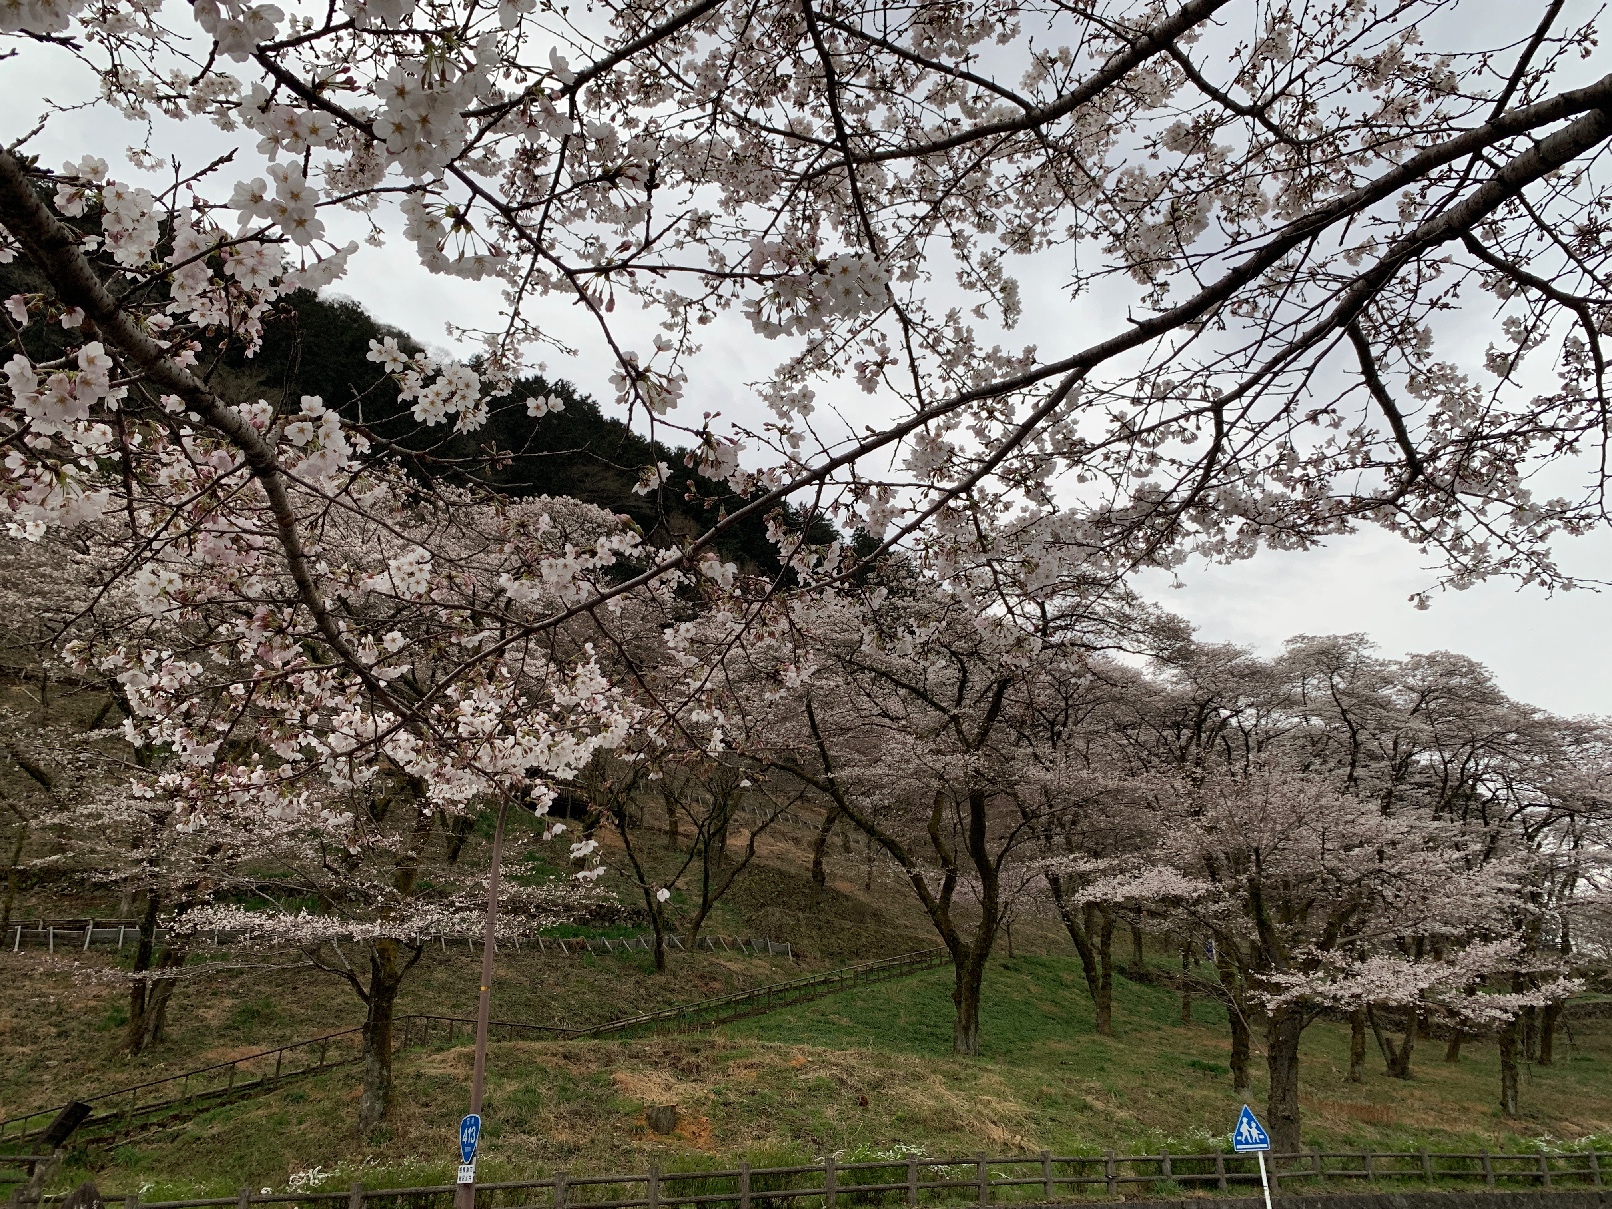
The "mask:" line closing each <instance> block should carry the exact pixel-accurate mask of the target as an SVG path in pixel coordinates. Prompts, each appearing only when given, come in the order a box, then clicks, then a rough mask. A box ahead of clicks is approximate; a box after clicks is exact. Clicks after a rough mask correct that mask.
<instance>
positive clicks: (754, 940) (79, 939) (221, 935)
mask: <svg viewBox="0 0 1612 1209" xmlns="http://www.w3.org/2000/svg"><path fill="white" fill-rule="evenodd" d="M167 938H168V929H167V928H157V929H155V930H154V931H153V933H152V940H153V942H154V943H158V944H160V943H162V942H164V941H165V940H167ZM233 938H234V934H232V933H230V932H229V931H218V932H203V933H197V934H195V936H194V939H195V940H199V941H200V942H202V943H204V944H211V945H214V946H215V947H216V946H218V945H225V944H228V943H229V942H230V941H231V940H232V939H233ZM416 939H417V940H419V941H422V942H423V943H424V944H426V945H427V946H437V947H439V948H440V949H441V950H442V951H443V952H444V953H459V952H464V953H467V954H469V955H470V956H474V957H479V956H480V955H481V937H480V936H475V937H471V936H425V937H417V938H416ZM5 940H6V941H7V942H8V947H9V948H10V950H11V952H13V953H22V952H33V951H36V950H44V951H45V952H47V953H57V952H61V953H83V952H88V951H89V949H90V948H91V946H94V947H95V948H98V949H102V948H104V949H113V950H115V951H116V952H119V953H121V952H123V950H124V947H125V946H128V947H129V948H133V947H134V946H135V945H136V944H138V943H139V940H140V921H139V920H131V919H112V920H106V919H36V920H34V921H32V922H31V923H30V922H13V923H12V924H11V925H10V927H9V928H8V929H7V931H6V933H5ZM523 941H524V942H525V945H526V947H525V948H524V949H523V948H522V947H521V945H522V942H523ZM501 943H502V944H503V945H507V946H509V947H511V948H513V949H514V951H515V952H517V953H522V952H525V953H532V952H536V953H538V954H539V955H547V954H553V953H558V954H561V955H564V956H575V955H577V954H579V953H647V952H649V951H650V950H651V949H652V948H653V947H654V945H653V942H652V941H651V940H650V938H649V937H647V936H616V937H611V936H565V937H555V936H543V935H542V934H541V933H532V934H530V935H524V936H523V935H522V934H520V933H518V932H516V933H512V934H510V935H509V936H507V937H504V938H502V939H501ZM461 946H462V947H461ZM666 947H667V948H669V949H679V950H681V949H684V948H686V946H685V945H684V943H683V939H682V937H680V936H668V937H667V938H666ZM694 947H695V948H696V949H700V950H704V951H707V952H724V953H747V954H750V955H753V956H754V955H761V956H768V957H788V958H793V957H794V956H795V949H794V946H793V945H792V944H791V943H790V942H789V941H787V940H769V939H767V938H765V937H755V936H721V935H717V934H715V933H712V934H709V935H702V936H699V937H697V938H696V940H695V942H694Z"/></svg>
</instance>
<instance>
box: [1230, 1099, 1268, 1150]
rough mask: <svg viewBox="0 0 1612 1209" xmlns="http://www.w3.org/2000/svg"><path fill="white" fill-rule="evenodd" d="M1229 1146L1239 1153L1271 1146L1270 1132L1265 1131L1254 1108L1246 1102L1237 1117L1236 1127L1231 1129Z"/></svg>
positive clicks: (1266, 1148) (1265, 1148)
mask: <svg viewBox="0 0 1612 1209" xmlns="http://www.w3.org/2000/svg"><path fill="white" fill-rule="evenodd" d="M1231 1148H1232V1149H1233V1150H1235V1151H1237V1152H1239V1153H1241V1152H1243V1151H1248V1150H1269V1149H1270V1148H1271V1136H1270V1134H1268V1133H1266V1132H1265V1127H1264V1126H1263V1125H1261V1124H1260V1123H1259V1118H1258V1117H1256V1116H1255V1115H1254V1110H1253V1109H1252V1108H1249V1107H1248V1105H1246V1104H1244V1105H1243V1111H1242V1115H1241V1116H1239V1117H1238V1118H1237V1128H1236V1129H1234V1130H1232V1131H1231Z"/></svg>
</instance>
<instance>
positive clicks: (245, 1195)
mask: <svg viewBox="0 0 1612 1209" xmlns="http://www.w3.org/2000/svg"><path fill="white" fill-rule="evenodd" d="M235 1203H236V1205H237V1206H239V1209H251V1206H252V1190H251V1189H250V1188H242V1189H241V1195H240V1196H239V1197H238V1198H236V1202H235Z"/></svg>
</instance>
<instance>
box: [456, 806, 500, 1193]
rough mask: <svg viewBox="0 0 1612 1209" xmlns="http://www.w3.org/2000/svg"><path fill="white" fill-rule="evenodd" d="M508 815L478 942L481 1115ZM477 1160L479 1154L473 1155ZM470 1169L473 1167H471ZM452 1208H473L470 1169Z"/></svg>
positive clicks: (477, 1090)
mask: <svg viewBox="0 0 1612 1209" xmlns="http://www.w3.org/2000/svg"><path fill="white" fill-rule="evenodd" d="M508 813H509V801H508V799H507V798H506V799H505V800H504V801H502V802H500V803H499V806H498V826H497V827H496V828H495V829H494V830H493V859H492V868H491V869H490V870H489V871H488V874H487V927H486V930H485V931H484V932H483V933H482V939H481V998H480V999H479V1000H478V1001H477V1003H476V1068H475V1072H474V1073H473V1074H472V1075H471V1076H470V1111H471V1112H473V1113H475V1114H476V1115H477V1116H480V1115H481V1093H482V1088H483V1087H484V1086H485V1085H486V1081H487V1021H488V1020H489V1018H490V1017H491V1015H492V1006H493V951H494V948H495V944H496V941H495V939H494V931H493V930H494V928H495V927H496V925H497V923H498V874H499V867H500V865H501V864H502V863H503V858H504V816H505V815H507V814H508ZM476 1157H477V1158H478V1159H479V1158H480V1155H479V1154H478V1155H477V1156H476ZM472 1167H473V1165H472ZM453 1204H454V1209H476V1181H475V1177H474V1170H472V1176H471V1179H470V1181H469V1182H468V1183H461V1184H458V1185H456V1186H455V1188H454V1197H453Z"/></svg>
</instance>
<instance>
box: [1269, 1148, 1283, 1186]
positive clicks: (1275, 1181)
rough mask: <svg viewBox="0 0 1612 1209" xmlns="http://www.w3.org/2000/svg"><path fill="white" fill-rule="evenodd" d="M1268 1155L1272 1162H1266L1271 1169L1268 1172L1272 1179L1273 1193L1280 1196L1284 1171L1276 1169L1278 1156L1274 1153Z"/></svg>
mask: <svg viewBox="0 0 1612 1209" xmlns="http://www.w3.org/2000/svg"><path fill="white" fill-rule="evenodd" d="M1266 1157H1267V1158H1268V1159H1270V1162H1269V1163H1268V1164H1266V1166H1267V1167H1269V1168H1270V1170H1269V1171H1268V1172H1267V1173H1266V1174H1267V1175H1268V1176H1269V1177H1270V1181H1271V1195H1272V1196H1280V1195H1281V1194H1282V1173H1281V1172H1279V1171H1278V1170H1277V1169H1276V1156H1275V1155H1274V1154H1272V1155H1267V1156H1266Z"/></svg>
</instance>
